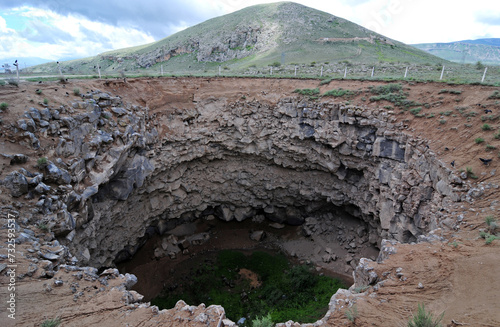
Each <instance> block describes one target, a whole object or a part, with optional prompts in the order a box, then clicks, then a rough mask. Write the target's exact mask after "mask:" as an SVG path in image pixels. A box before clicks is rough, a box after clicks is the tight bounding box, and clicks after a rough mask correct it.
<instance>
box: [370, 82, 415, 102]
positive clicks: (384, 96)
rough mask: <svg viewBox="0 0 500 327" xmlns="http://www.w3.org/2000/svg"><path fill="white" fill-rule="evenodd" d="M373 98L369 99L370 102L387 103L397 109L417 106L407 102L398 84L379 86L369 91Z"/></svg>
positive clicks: (405, 95)
mask: <svg viewBox="0 0 500 327" xmlns="http://www.w3.org/2000/svg"><path fill="white" fill-rule="evenodd" d="M370 92H371V93H372V94H375V95H374V96H372V97H370V101H372V102H375V101H382V100H385V101H388V102H391V103H393V104H394V105H396V106H399V107H406V108H408V107H411V106H416V105H418V104H417V103H415V102H413V101H410V100H407V98H406V97H407V94H405V93H404V92H403V87H402V86H401V84H399V83H390V84H386V85H380V86H377V87H373V88H371V89H370Z"/></svg>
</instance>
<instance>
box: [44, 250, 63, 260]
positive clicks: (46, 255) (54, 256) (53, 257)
mask: <svg viewBox="0 0 500 327" xmlns="http://www.w3.org/2000/svg"><path fill="white" fill-rule="evenodd" d="M41 256H42V258H44V259H47V260H59V259H60V258H61V256H59V255H57V254H55V253H52V252H46V253H41Z"/></svg>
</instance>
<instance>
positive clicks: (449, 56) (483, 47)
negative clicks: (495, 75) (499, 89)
mask: <svg viewBox="0 0 500 327" xmlns="http://www.w3.org/2000/svg"><path fill="white" fill-rule="evenodd" d="M498 41H499V39H481V40H467V41H460V42H451V43H421V44H414V45H413V46H414V47H416V48H418V49H421V50H424V51H427V52H428V53H430V54H433V55H435V56H438V57H440V58H443V59H446V60H449V61H454V62H459V63H476V62H478V61H481V62H482V63H483V64H486V65H500V46H497V44H500V43H499V42H498Z"/></svg>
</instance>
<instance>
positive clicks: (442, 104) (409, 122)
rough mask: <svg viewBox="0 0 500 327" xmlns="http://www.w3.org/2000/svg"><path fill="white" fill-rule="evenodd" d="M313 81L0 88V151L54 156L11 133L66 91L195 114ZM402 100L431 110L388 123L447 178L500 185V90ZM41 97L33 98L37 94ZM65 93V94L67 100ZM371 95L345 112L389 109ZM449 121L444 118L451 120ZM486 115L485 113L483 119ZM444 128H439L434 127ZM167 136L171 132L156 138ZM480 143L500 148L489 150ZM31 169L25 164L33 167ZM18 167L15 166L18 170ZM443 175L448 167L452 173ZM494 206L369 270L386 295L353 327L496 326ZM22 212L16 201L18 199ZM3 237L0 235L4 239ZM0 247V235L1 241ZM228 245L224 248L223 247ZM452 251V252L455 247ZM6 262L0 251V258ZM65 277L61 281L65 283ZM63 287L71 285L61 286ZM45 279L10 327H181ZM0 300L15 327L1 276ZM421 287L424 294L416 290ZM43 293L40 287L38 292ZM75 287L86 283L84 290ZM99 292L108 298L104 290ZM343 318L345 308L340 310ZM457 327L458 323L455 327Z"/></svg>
mask: <svg viewBox="0 0 500 327" xmlns="http://www.w3.org/2000/svg"><path fill="white" fill-rule="evenodd" d="M318 84H319V82H318V81H317V80H285V79H248V78H164V79H157V78H145V79H130V80H127V82H126V83H124V82H123V80H111V81H106V82H103V81H98V80H81V81H70V82H69V83H67V84H64V85H62V84H60V83H58V82H44V83H41V84H39V83H22V84H21V85H20V86H19V87H18V88H17V87H14V86H9V85H7V86H0V102H6V103H8V104H9V109H7V111H6V112H4V113H1V114H0V116H1V118H2V121H3V124H2V125H1V129H0V133H1V134H0V149H1V150H0V152H2V153H8V154H14V153H25V154H27V155H29V156H30V158H39V157H41V156H43V155H44V154H46V153H47V152H48V151H50V149H51V148H52V147H53V144H54V143H53V142H54V140H52V139H51V138H45V139H44V138H41V139H40V141H41V145H42V147H41V149H40V150H37V151H35V150H30V149H27V148H26V147H25V146H23V145H21V144H20V143H19V142H20V141H21V139H20V138H19V137H14V136H12V135H11V132H10V131H9V130H10V129H9V128H8V126H9V124H11V123H14V122H15V121H16V120H17V119H19V118H20V116H21V115H22V114H23V112H24V111H25V110H27V109H28V108H29V107H37V108H41V107H42V104H41V103H42V102H43V99H44V98H47V99H48V101H49V105H50V106H53V107H57V106H59V105H68V104H69V103H70V102H71V101H76V100H77V99H78V97H76V96H74V95H73V89H74V88H79V89H80V92H81V93H85V92H87V91H90V90H92V89H94V90H95V89H100V90H102V91H105V92H109V93H110V94H113V95H119V96H122V97H123V98H124V99H125V101H127V102H131V103H132V104H139V105H142V106H148V107H149V108H150V110H151V111H150V113H152V114H154V113H157V114H158V115H159V119H161V116H162V115H165V114H166V113H168V112H172V111H175V110H185V109H189V108H193V107H194V105H195V104H194V102H193V101H196V99H198V98H204V97H216V98H217V97H222V96H223V97H226V98H227V99H228V101H235V100H238V99H240V98H242V97H245V98H246V99H247V100H251V99H254V98H255V99H257V100H259V101H264V102H265V101H269V102H271V103H272V102H274V101H276V100H277V99H278V98H280V97H284V96H296V94H294V93H293V90H295V89H297V88H302V89H303V88H315V87H318ZM382 84H384V83H383V82H374V81H350V80H346V81H332V82H331V83H330V84H327V85H322V86H320V90H321V93H324V92H326V91H328V90H331V89H334V88H339V87H342V88H343V89H350V90H367V89H368V87H370V86H377V85H382ZM402 84H403V85H404V88H405V92H408V93H409V98H410V99H411V100H414V101H418V102H421V103H422V104H424V103H428V104H429V108H425V107H424V106H423V109H422V112H421V113H425V115H426V116H427V117H429V116H432V115H434V116H433V117H432V118H425V117H422V118H420V117H416V116H414V115H412V114H411V113H409V112H408V111H400V110H399V109H394V110H393V111H394V116H395V117H396V118H397V120H398V121H400V122H403V123H404V124H405V125H406V126H407V132H408V133H409V134H413V135H415V136H420V137H422V139H426V140H428V144H429V146H430V149H431V150H432V151H434V152H435V153H436V154H437V155H438V156H439V158H440V159H441V160H443V162H445V163H447V164H448V165H449V163H450V162H451V161H453V160H455V167H454V169H455V170H456V171H457V172H458V171H459V170H460V169H463V170H465V169H466V167H470V169H472V171H473V172H474V174H475V175H477V176H478V179H475V180H471V179H469V181H470V182H471V185H476V184H478V183H481V182H485V183H492V184H496V185H498V184H500V177H499V176H500V171H498V168H499V162H500V159H499V158H498V155H499V149H500V140H498V139H495V138H494V136H493V135H494V133H496V132H497V131H498V129H499V122H500V120H499V119H495V120H492V121H482V120H481V116H486V115H485V113H484V109H490V110H492V111H493V113H492V114H493V115H494V116H495V117H498V115H499V113H500V105H499V104H498V101H499V100H495V99H488V97H489V96H490V95H491V94H492V93H493V91H494V90H497V89H498V88H494V87H488V86H482V85H467V86H464V85H457V86H453V85H446V84H440V83H407V82H402ZM36 89H40V90H42V94H36V93H35V90H36ZM442 89H454V90H461V91H462V92H461V94H449V93H439V92H440V90H442ZM66 92H68V93H69V95H68V96H66ZM370 96H371V94H370V93H367V92H364V93H361V94H359V95H358V96H356V97H354V98H353V99H350V102H351V104H358V105H366V106H370V107H375V106H378V107H383V106H389V105H391V106H392V104H390V103H387V102H379V103H375V102H370V101H369V98H370ZM320 101H335V102H340V101H345V100H342V99H333V98H331V99H325V98H323V99H321V100H320ZM457 107H466V108H467V109H466V111H467V112H472V111H474V112H476V113H477V115H476V116H470V117H469V118H467V117H464V116H463V115H461V114H460V112H459V110H458V109H460V108H458V109H457ZM448 112H450V113H449V115H448ZM489 115H490V114H489ZM441 121H443V122H441ZM484 123H488V124H490V125H491V126H492V130H491V131H484V130H482V128H481V126H482V125H483V124H484ZM163 133H168V130H167V129H165V130H163ZM478 137H481V138H483V139H484V140H485V142H484V143H482V144H476V142H474V139H476V138H478ZM486 144H489V145H492V146H495V147H496V148H497V149H495V150H492V151H487V150H486V147H485V146H486ZM479 157H482V158H492V159H493V161H492V163H491V164H490V165H489V166H485V165H483V164H482V163H481V162H480V161H479V159H478V158H479ZM33 164H34V163H33V160H32V161H29V162H28V163H27V164H25V166H26V167H28V168H30V167H32V166H33ZM18 168H20V167H19V166H16V169H18ZM449 168H450V169H451V168H452V167H451V166H450V165H449ZM12 170H13V168H12V167H11V166H10V165H9V161H8V160H7V159H5V158H3V157H0V177H1V178H4V177H5V175H6V174H7V173H9V172H10V171H12ZM2 192H3V193H2V194H0V201H1V204H2V205H10V204H12V203H11V201H12V199H11V198H10V196H7V194H6V191H5V189H3V188H2ZM495 200H499V192H498V189H495V188H489V189H486V191H485V194H484V196H482V197H481V198H480V199H478V200H477V201H475V202H474V203H473V204H469V203H455V204H452V208H451V209H450V211H452V212H455V213H461V214H463V215H464V220H463V223H462V225H461V226H460V229H459V230H455V231H444V230H443V231H442V235H443V236H444V237H446V238H447V239H448V240H449V243H434V244H427V243H421V244H417V245H401V246H399V247H398V248H397V253H396V254H394V255H391V256H390V257H389V258H388V259H387V260H385V261H384V262H383V263H381V264H379V265H376V266H375V267H376V268H375V269H376V271H377V273H378V274H379V276H382V275H383V274H384V273H386V274H387V276H388V277H387V280H386V282H385V284H384V286H383V287H380V288H379V290H378V291H376V292H373V291H370V293H372V294H371V295H370V296H364V297H360V298H358V300H357V307H358V312H359V318H357V319H356V326H404V325H405V322H407V321H408V318H409V317H410V316H411V314H412V312H415V311H416V309H417V304H418V303H425V305H426V307H427V308H428V309H430V310H432V311H433V312H435V313H441V312H444V318H443V324H444V325H445V326H457V325H462V324H463V325H465V326H500V310H499V309H498V308H500V297H499V296H498V293H499V292H500V284H499V283H498V282H497V278H498V277H499V276H500V264H499V262H500V241H498V240H497V241H493V243H491V244H490V245H486V244H485V242H484V240H483V239H480V238H479V237H478V236H479V229H480V228H484V227H485V223H484V218H485V217H486V216H488V215H493V216H495V217H498V213H499V207H498V204H496V203H492V202H493V201H495ZM16 201H17V202H19V206H22V203H23V201H25V200H23V199H22V198H19V199H17V200H16ZM4 231H5V230H2V235H3V233H4ZM2 239H4V238H3V236H2ZM234 241H235V242H240V241H241V239H236V238H235V239H234ZM229 242H230V240H229ZM455 242H456V243H455ZM0 250H1V254H5V252H6V250H5V248H2V249H0ZM17 251H18V253H19V252H21V251H25V249H24V248H23V245H20V246H18V248H17ZM19 260H20V261H18V262H17V264H18V271H26V270H27V269H28V265H29V262H28V261H26V260H25V261H23V260H24V259H19ZM396 268H402V272H403V274H404V277H405V279H404V280H403V279H401V278H398V277H396ZM63 278H66V277H64V276H63ZM67 278H70V277H67ZM50 282H51V281H50V280H35V279H31V278H29V277H25V278H24V279H22V280H18V281H17V285H16V286H17V287H16V292H17V293H16V299H17V308H18V312H17V313H18V315H17V319H16V321H15V322H16V324H15V325H16V326H37V325H39V324H40V322H42V321H43V320H44V319H46V318H52V317H55V316H59V317H61V319H62V322H63V324H62V325H64V326H82V325H88V326H93V325H98V324H100V325H106V326H124V325H130V326H153V325H155V326H156V325H157V324H164V325H171V326H181V325H185V324H184V323H183V324H181V323H179V324H176V323H174V322H172V321H170V322H168V321H159V318H158V316H156V315H154V314H153V313H152V311H151V309H150V308H139V309H135V310H130V308H129V307H127V306H126V305H125V304H123V302H121V299H120V296H121V293H119V292H109V291H108V292H98V293H96V292H93V291H91V290H90V289H89V291H88V292H87V293H86V294H88V295H87V296H86V297H84V298H83V299H81V300H79V301H77V302H74V301H73V294H71V293H70V292H68V291H67V290H68V289H67V288H54V289H53V290H52V291H47V290H46V284H48V283H49V284H50ZM0 283H1V284H0V288H1V292H0V297H2V299H1V302H2V303H3V304H2V306H1V307H0V308H1V309H2V312H0V325H2V326H13V325H14V324H13V321H12V320H10V319H8V318H6V310H5V304H4V303H5V296H6V293H7V291H6V289H7V284H8V279H7V277H6V276H5V275H3V274H2V276H0ZM419 283H421V284H422V285H423V288H418V287H417V286H418V284H419ZM44 284H45V285H44ZM81 284H82V285H81V287H84V286H85V285H86V284H89V287H91V286H90V285H91V283H90V282H87V281H82V282H81ZM106 289H109V287H107V288H106ZM344 309H345V308H344ZM344 309H342V310H340V311H336V312H334V313H333V314H332V315H331V316H330V317H329V318H328V325H330V326H343V325H346V326H348V325H352V324H351V323H350V322H349V321H348V320H347V319H346V317H345V315H344V311H343V310H344ZM457 323H458V324H457Z"/></svg>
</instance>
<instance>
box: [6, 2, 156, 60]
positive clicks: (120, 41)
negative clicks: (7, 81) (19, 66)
mask: <svg viewBox="0 0 500 327" xmlns="http://www.w3.org/2000/svg"><path fill="white" fill-rule="evenodd" d="M12 12H16V13H17V14H18V15H20V16H23V17H29V18H30V21H29V23H28V26H29V27H28V28H27V29H25V30H24V31H15V30H13V29H9V28H7V24H6V21H5V19H3V18H2V17H0V58H8V57H42V58H46V59H52V60H57V59H61V58H81V57H88V56H94V55H96V54H98V53H101V52H105V51H109V50H113V49H119V48H126V47H131V46H135V45H142V44H146V43H150V42H153V41H154V39H153V37H152V36H151V35H149V34H147V33H145V32H142V31H139V30H136V29H133V28H129V27H120V26H112V25H109V24H105V23H100V22H94V21H90V20H88V19H86V18H84V17H83V16H80V15H73V14H69V15H60V14H57V13H54V12H52V11H49V10H43V9H37V8H30V7H22V8H16V9H15V10H13V11H12ZM55 34H60V35H66V36H68V37H65V38H64V39H63V40H62V39H60V40H58V41H57V42H55V39H54V35H55ZM30 39H31V40H30Z"/></svg>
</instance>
